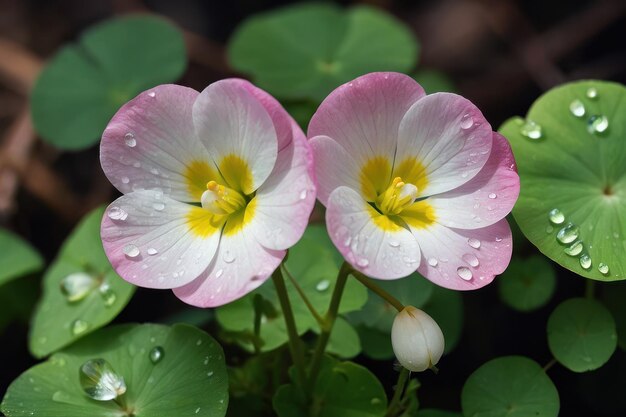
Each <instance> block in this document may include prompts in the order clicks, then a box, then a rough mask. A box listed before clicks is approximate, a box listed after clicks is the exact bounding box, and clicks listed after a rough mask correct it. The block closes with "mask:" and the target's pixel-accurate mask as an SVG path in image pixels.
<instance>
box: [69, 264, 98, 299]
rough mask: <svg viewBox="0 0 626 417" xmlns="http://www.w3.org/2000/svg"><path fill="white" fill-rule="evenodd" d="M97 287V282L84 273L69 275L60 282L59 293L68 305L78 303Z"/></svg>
mask: <svg viewBox="0 0 626 417" xmlns="http://www.w3.org/2000/svg"><path fill="white" fill-rule="evenodd" d="M97 286H98V280H96V279H95V278H94V277H92V276H91V275H89V274H87V273H84V272H76V273H73V274H70V275H68V276H66V277H65V278H63V279H62V280H61V292H62V293H63V295H65V298H66V299H67V301H69V302H70V303H74V302H76V301H80V300H82V299H83V298H85V297H86V296H87V295H88V294H89V293H90V292H91V291H92V290H94V289H95V288H96V287H97Z"/></svg>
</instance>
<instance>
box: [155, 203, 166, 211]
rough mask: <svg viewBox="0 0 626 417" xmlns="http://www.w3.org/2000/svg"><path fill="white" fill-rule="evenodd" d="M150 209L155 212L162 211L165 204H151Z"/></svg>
mask: <svg viewBox="0 0 626 417" xmlns="http://www.w3.org/2000/svg"><path fill="white" fill-rule="evenodd" d="M152 208H153V209H155V210H156V211H163V209H165V204H163V203H153V204H152Z"/></svg>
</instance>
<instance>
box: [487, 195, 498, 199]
mask: <svg viewBox="0 0 626 417" xmlns="http://www.w3.org/2000/svg"><path fill="white" fill-rule="evenodd" d="M496 197H498V196H497V194H496V193H491V194H489V198H491V199H492V200H493V199H494V198H496Z"/></svg>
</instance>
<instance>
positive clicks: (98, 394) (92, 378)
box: [80, 359, 126, 401]
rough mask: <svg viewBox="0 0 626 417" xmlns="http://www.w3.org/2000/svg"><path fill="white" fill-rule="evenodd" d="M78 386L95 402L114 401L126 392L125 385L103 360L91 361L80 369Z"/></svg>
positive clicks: (119, 376)
mask: <svg viewBox="0 0 626 417" xmlns="http://www.w3.org/2000/svg"><path fill="white" fill-rule="evenodd" d="M80 385H81V387H82V388H83V390H84V391H85V393H87V395H88V396H89V397H90V398H92V399H94V400H97V401H110V400H114V399H116V398H117V397H119V396H120V395H122V394H124V393H125V392H126V383H125V382H124V378H123V377H122V376H121V375H118V374H117V373H116V372H115V370H114V369H113V367H112V366H111V364H109V363H108V362H107V361H105V360H104V359H91V360H88V361H87V362H85V363H84V364H83V365H82V366H81V367H80Z"/></svg>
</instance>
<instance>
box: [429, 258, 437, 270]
mask: <svg viewBox="0 0 626 417" xmlns="http://www.w3.org/2000/svg"><path fill="white" fill-rule="evenodd" d="M437 264H439V262H437V259H435V258H428V265H430V266H432V267H433V268H434V267H436V266H437Z"/></svg>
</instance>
